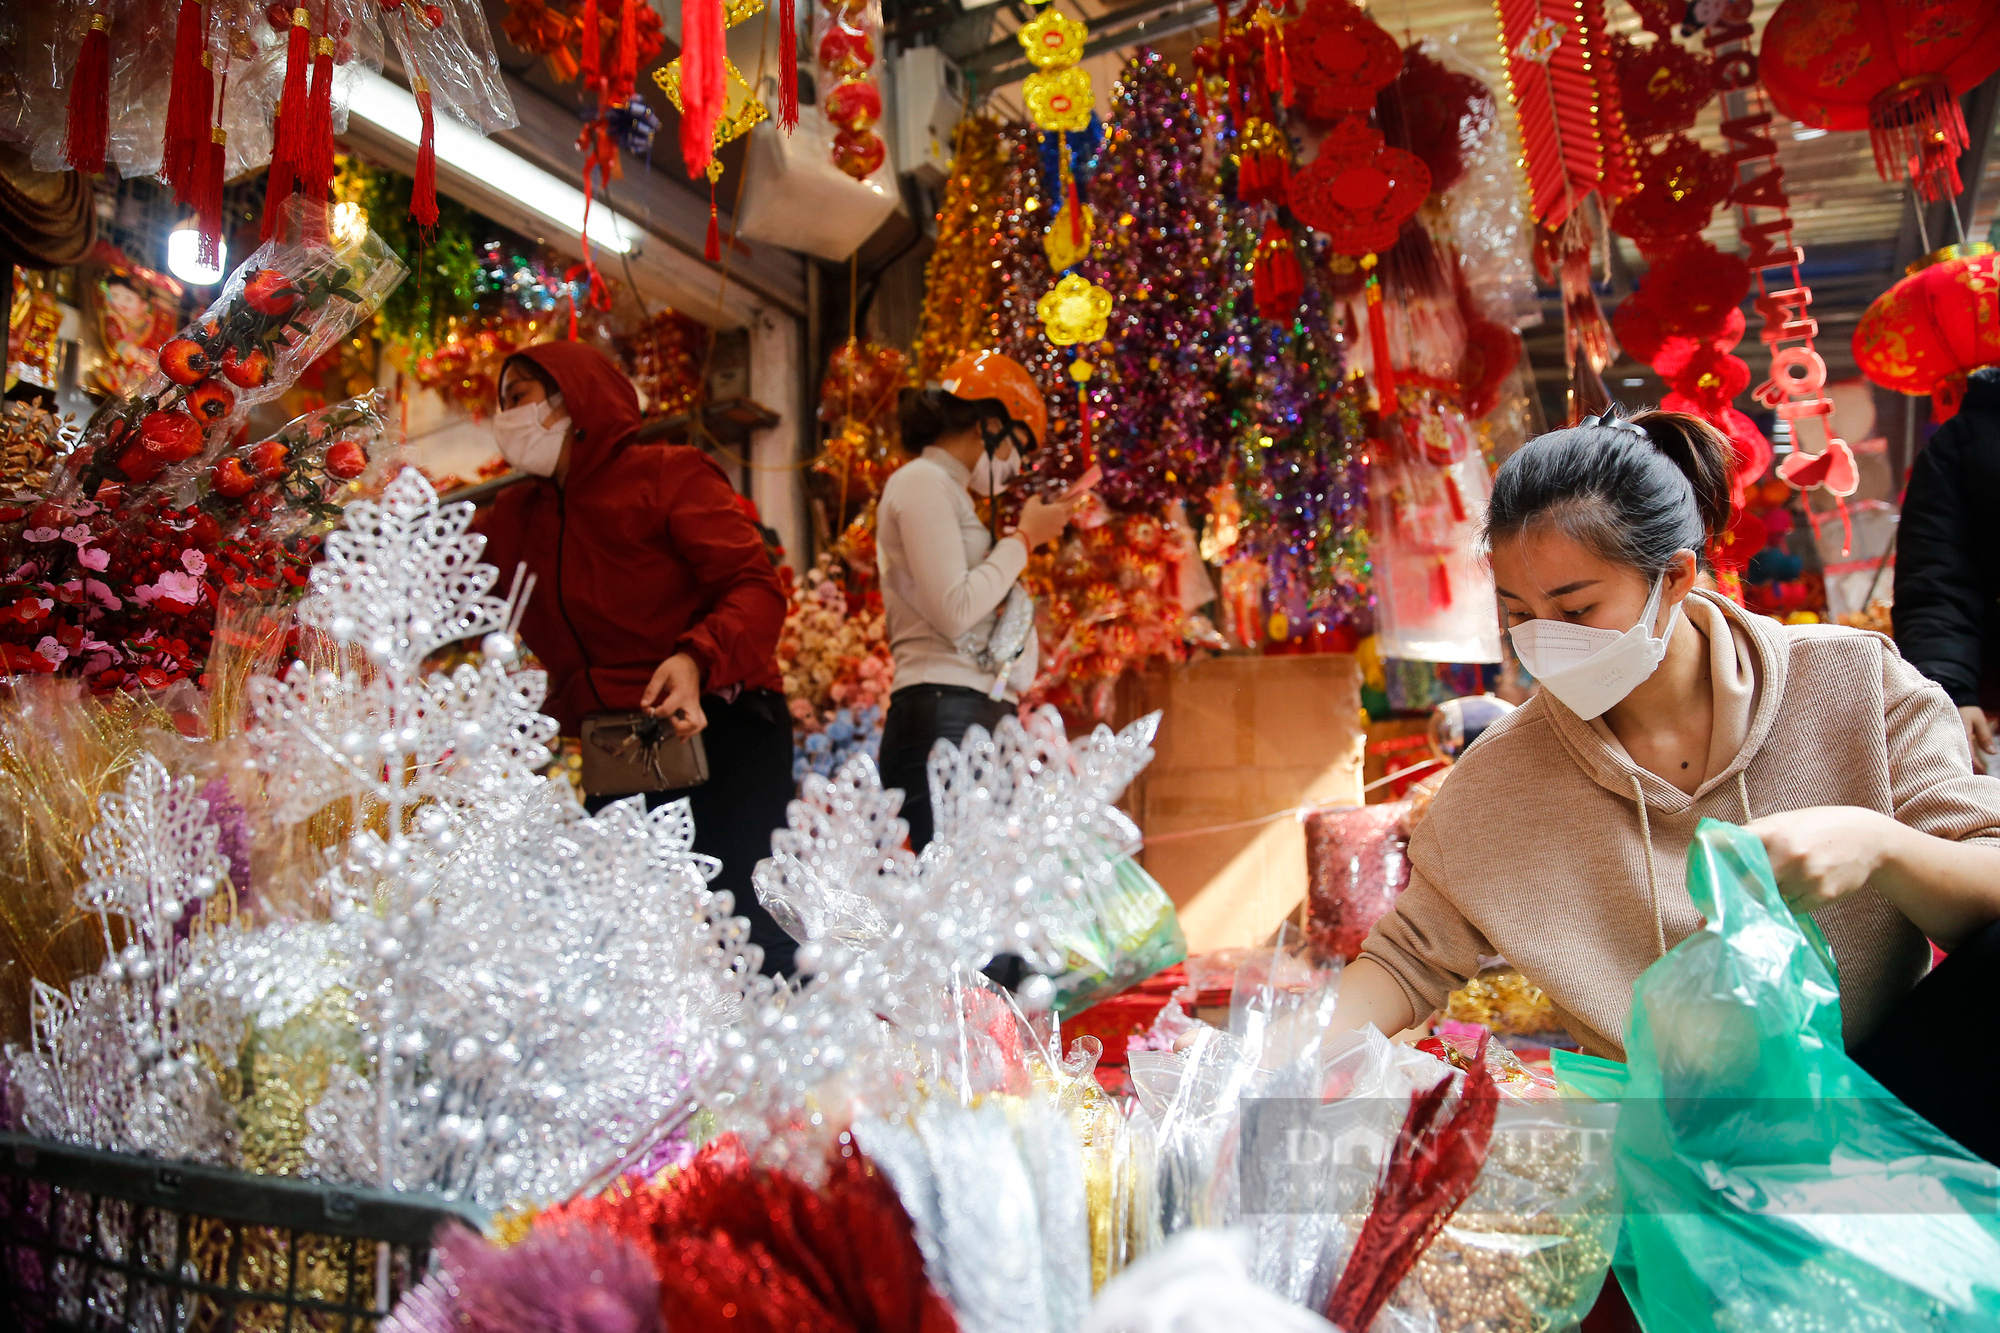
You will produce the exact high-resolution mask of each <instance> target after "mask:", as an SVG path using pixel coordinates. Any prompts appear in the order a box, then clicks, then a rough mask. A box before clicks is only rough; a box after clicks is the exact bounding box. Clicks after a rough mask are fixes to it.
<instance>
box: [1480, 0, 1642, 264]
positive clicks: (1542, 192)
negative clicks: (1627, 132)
mask: <svg viewBox="0 0 2000 1333" xmlns="http://www.w3.org/2000/svg"><path fill="white" fill-rule="evenodd" d="M1495 3H1496V8H1497V9H1498V10H1499V13H1500V45H1501V48H1502V49H1503V50H1504V51H1505V53H1506V58H1507V85H1508V89H1507V91H1508V96H1509V97H1510V98H1511V99H1512V100H1513V102H1514V106H1515V109H1516V110H1517V111H1519V112H1520V118H1521V147H1522V155H1523V157H1524V158H1525V159H1526V164H1527V170H1528V193H1529V206H1530V209H1531V211H1532V212H1533V213H1534V216H1535V220H1536V221H1537V222H1540V223H1542V224H1543V225H1544V226H1547V227H1549V228H1551V229H1553V228H1556V227H1559V226H1561V225H1562V223H1563V222H1564V221H1565V220H1567V219H1568V217H1569V215H1570V214H1571V213H1573V212H1574V211H1576V209H1577V208H1579V207H1580V206H1581V205H1582V204H1583V201H1584V200H1585V199H1587V198H1589V197H1590V195H1591V194H1592V193H1594V192H1595V191H1596V190H1597V188H1598V184H1599V182H1600V181H1602V180H1603V179H1604V176H1605V171H1606V166H1607V162H1608V154H1607V151H1606V144H1607V142H1608V140H1607V134H1606V127H1605V125H1604V124H1603V122H1602V120H1601V118H1600V108H1601V107H1603V106H1604V105H1606V103H1607V100H1608V99H1607V98H1606V97H1605V94H1606V93H1610V94H1611V95H1612V96H1616V88H1615V85H1614V84H1613V82H1612V80H1610V79H1605V80H1604V83H1603V87H1602V88H1600V87H1599V84H1598V77H1597V74H1596V73H1595V72H1594V71H1593V66H1594V65H1597V66H1598V68H1600V69H1601V68H1603V67H1602V66H1601V65H1598V62H1597V61H1595V60H1594V59H1593V52H1592V49H1591V42H1592V40H1593V34H1592V32H1591V30H1590V28H1589V27H1588V26H1586V25H1585V24H1583V23H1580V22H1579V17H1580V15H1579V12H1578V10H1579V5H1578V4H1577V2H1576V0H1495Z"/></svg>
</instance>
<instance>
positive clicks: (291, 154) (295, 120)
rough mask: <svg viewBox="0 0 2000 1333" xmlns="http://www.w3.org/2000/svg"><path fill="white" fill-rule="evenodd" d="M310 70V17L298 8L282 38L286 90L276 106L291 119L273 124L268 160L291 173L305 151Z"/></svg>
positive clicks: (303, 9)
mask: <svg viewBox="0 0 2000 1333" xmlns="http://www.w3.org/2000/svg"><path fill="white" fill-rule="evenodd" d="M311 67H312V16H311V15H310V14H308V13H306V11H305V8H304V6H300V7H299V8H297V9H294V10H293V11H292V30H291V31H290V32H289V33H287V34H286V35H285V87H284V91H282V92H281V93H279V94H278V105H279V106H289V107H291V108H292V118H291V120H290V121H289V122H283V121H280V122H277V123H276V128H275V130H274V133H275V134H276V137H275V138H274V139H273V140H272V148H271V160H272V161H273V162H284V163H286V164H287V165H289V166H290V167H291V168H292V170H293V171H294V172H296V171H297V170H298V168H299V165H300V158H301V157H302V156H303V155H304V152H305V141H306V115H305V111H306V107H307V106H308V105H310V103H311V98H310V97H308V96H307V94H306V73H307V71H308V70H310V69H311Z"/></svg>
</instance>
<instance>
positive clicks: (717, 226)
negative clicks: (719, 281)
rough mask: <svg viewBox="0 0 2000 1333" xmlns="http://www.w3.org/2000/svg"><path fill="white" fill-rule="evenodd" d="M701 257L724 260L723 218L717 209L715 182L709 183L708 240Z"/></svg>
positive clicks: (719, 261) (713, 262)
mask: <svg viewBox="0 0 2000 1333" xmlns="http://www.w3.org/2000/svg"><path fill="white" fill-rule="evenodd" d="M701 257H702V258H703V259H706V260H707V261H708V262H709V263H711V264H719V263H721V262H722V218H721V216H720V215H719V214H717V212H716V211H715V182H714V181H710V182H709V183H708V241H707V243H706V244H704V245H703V246H702V247H701Z"/></svg>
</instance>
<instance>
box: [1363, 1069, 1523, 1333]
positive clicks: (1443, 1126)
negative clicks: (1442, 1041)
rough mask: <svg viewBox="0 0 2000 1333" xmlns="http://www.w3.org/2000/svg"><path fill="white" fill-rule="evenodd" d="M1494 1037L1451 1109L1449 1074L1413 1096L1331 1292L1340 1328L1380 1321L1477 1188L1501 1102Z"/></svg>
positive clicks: (1364, 1325) (1451, 1082) (1471, 1070)
mask: <svg viewBox="0 0 2000 1333" xmlns="http://www.w3.org/2000/svg"><path fill="white" fill-rule="evenodd" d="M1488 1037H1489V1034H1488V1033H1485V1032H1481V1033H1480V1034H1479V1040H1478V1044H1477V1045H1476V1046H1474V1047H1473V1050H1472V1055H1471V1059H1470V1061H1469V1064H1470V1066H1471V1067H1470V1068H1469V1069H1467V1070H1466V1072H1465V1081H1464V1084H1463V1086H1462V1087H1461V1088H1460V1089H1459V1094H1458V1104H1457V1105H1456V1106H1455V1107H1453V1108H1452V1109H1451V1110H1450V1111H1449V1112H1446V1110H1445V1102H1446V1099H1447V1098H1449V1097H1450V1095H1451V1092H1452V1084H1453V1082H1454V1080H1452V1079H1450V1078H1444V1079H1440V1080H1439V1081H1438V1084H1437V1086H1436V1087H1434V1088H1431V1089H1429V1090H1428V1091H1425V1092H1420V1093H1417V1094H1416V1095H1415V1096H1413V1097H1411V1098H1410V1112H1409V1114H1408V1115H1407V1116H1406V1117H1404V1119H1403V1128H1402V1130H1401V1132H1400V1133H1398V1134H1397V1135H1396V1144H1395V1147H1394V1148H1392V1149H1391V1150H1390V1153H1389V1162H1388V1165H1387V1166H1386V1167H1385V1168H1384V1170H1383V1172H1382V1183H1381V1184H1379V1185H1377V1186H1376V1187H1375V1202H1374V1206H1373V1207H1371V1208H1370V1209H1369V1211H1368V1220H1367V1221H1366V1222H1364V1223H1362V1224H1361V1234H1360V1235H1359V1236H1357V1237H1355V1240H1354V1252H1353V1253H1352V1254H1351V1255H1350V1256H1349V1257H1348V1260H1347V1267H1346V1268H1344V1269H1343V1270H1341V1274H1340V1281H1339V1283H1338V1284H1336V1285H1335V1287H1334V1289H1333V1295H1332V1296H1331V1297H1329V1298H1328V1299H1327V1304H1326V1317H1327V1318H1328V1319H1330V1320H1332V1321H1333V1323H1334V1324H1335V1325H1336V1326H1337V1327H1339V1328H1343V1329H1365V1328H1368V1327H1370V1326H1371V1325H1372V1324H1374V1322H1375V1316H1376V1315H1377V1314H1378V1313H1379V1312H1380V1311H1381V1309H1382V1307H1383V1306H1384V1305H1385V1304H1387V1303H1388V1300H1389V1296H1390V1294H1391V1293H1393V1292H1394V1291H1395V1290H1396V1286H1397V1284H1398V1283H1400V1282H1401V1281H1402V1280H1403V1278H1404V1277H1405V1276H1406V1275H1408V1273H1409V1271H1410V1270H1411V1269H1412V1268H1414V1267H1415V1266H1416V1262H1417V1260H1418V1259H1420V1258H1422V1257H1423V1253H1424V1251H1425V1249H1427V1248H1429V1246H1430V1243H1431V1242H1432V1241H1433V1240H1435V1239H1436V1238H1437V1234H1438V1232H1440V1231H1442V1230H1443V1229H1444V1225H1445V1223H1447V1222H1449V1221H1450V1220H1451V1215H1452V1214H1453V1213H1455V1212H1457V1211H1458V1206H1459V1205H1460V1204H1462V1203H1464V1202H1465V1200H1466V1196H1468V1195H1470V1194H1471V1193H1472V1187H1473V1184H1474V1182H1476V1181H1477V1180H1478V1179H1479V1169H1480V1168H1481V1167H1482V1166H1484V1165H1485V1164H1486V1149H1487V1147H1488V1145H1489V1144H1491V1142H1492V1140H1493V1117H1494V1114H1495V1112H1497V1111H1498V1109H1499V1102H1500V1094H1499V1091H1498V1090H1497V1089H1496V1088H1495V1087H1494V1086H1493V1074H1492V1072H1491V1071H1490V1070H1488V1069H1487V1067H1486V1043H1487V1040H1488Z"/></svg>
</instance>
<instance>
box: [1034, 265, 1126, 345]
mask: <svg viewBox="0 0 2000 1333" xmlns="http://www.w3.org/2000/svg"><path fill="white" fill-rule="evenodd" d="M1035 313H1036V314H1037V315H1039V316H1040V317H1041V321H1042V329H1043V332H1044V333H1046V334H1047V335H1048V339H1049V341H1050V342H1052V343H1054V344H1055V345H1056V346H1058V347H1071V346H1074V345H1075V344H1077V343H1088V342H1096V341H1097V340H1098V339H1100V338H1102V337H1103V336H1104V331H1105V326H1106V323H1107V322H1108V321H1109V320H1110V318H1111V293H1110V292H1107V291H1105V290H1104V289H1103V288H1102V287H1100V286H1098V285H1097V284H1096V283H1094V282H1092V281H1090V280H1089V279H1088V278H1085V277H1083V276H1082V275H1080V274H1076V273H1069V274H1065V275H1064V276H1063V278H1062V280H1061V281H1060V282H1058V283H1056V285H1055V286H1054V287H1052V288H1050V289H1049V290H1048V291H1046V292H1044V293H1043V294H1042V299H1041V300H1039V301H1037V302H1035Z"/></svg>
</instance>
